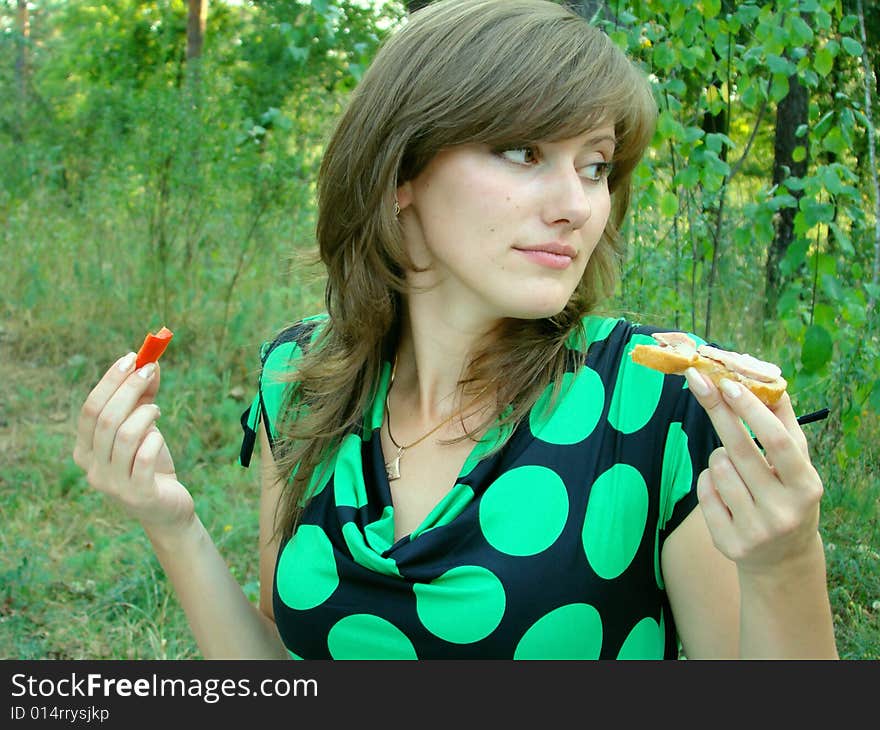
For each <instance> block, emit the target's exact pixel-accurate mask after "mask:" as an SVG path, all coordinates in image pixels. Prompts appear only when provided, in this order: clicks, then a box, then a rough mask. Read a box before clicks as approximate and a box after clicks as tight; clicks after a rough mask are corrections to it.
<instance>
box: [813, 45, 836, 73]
mask: <svg viewBox="0 0 880 730" xmlns="http://www.w3.org/2000/svg"><path fill="white" fill-rule="evenodd" d="M813 67H814V68H815V69H816V71H818V72H819V74H820V75H822V76H827V75H828V74H829V73H831V69H832V68H834V56H833V55H832V54H831V51H829V50H828V48H827V47H825V48H820V49H819V50H818V51H816V58H815V60H814V61H813Z"/></svg>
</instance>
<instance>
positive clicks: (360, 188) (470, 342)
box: [75, 0, 836, 658]
mask: <svg viewBox="0 0 880 730" xmlns="http://www.w3.org/2000/svg"><path fill="white" fill-rule="evenodd" d="M654 118H655V106H654V103H653V100H652V97H651V92H650V88H649V87H648V85H647V83H646V81H645V80H644V78H643V77H642V76H641V75H640V74H639V73H638V72H637V71H636V70H635V68H634V67H633V66H632V65H631V64H630V63H629V62H628V61H627V59H626V58H625V57H624V56H623V54H622V53H621V52H620V51H619V50H618V49H616V48H615V47H614V45H613V44H612V43H611V42H610V41H609V40H608V39H607V38H606V37H605V36H604V35H603V34H601V33H600V32H598V31H596V30H595V29H593V28H591V27H590V26H589V25H588V24H587V23H586V22H585V21H583V20H582V19H580V18H579V17H578V16H576V15H574V14H573V13H571V12H569V11H568V10H566V9H563V8H562V7H560V6H558V5H556V4H554V3H550V2H544V1H543V0H476V1H473V2H462V1H461V0H444V1H441V2H438V3H435V4H433V5H431V6H429V7H428V8H426V9H425V10H422V11H419V12H418V13H416V14H414V15H413V17H412V18H411V19H410V20H409V22H408V23H407V24H406V25H405V27H404V28H403V29H402V30H400V31H399V32H398V33H397V34H396V35H395V36H394V37H393V38H392V39H391V40H390V41H389V42H388V43H387V44H386V45H385V46H384V47H383V49H382V50H381V51H380V52H379V54H378V55H377V57H376V59H375V61H374V63H373V64H372V66H371V68H370V70H369V71H368V73H367V74H366V75H365V77H364V79H363V81H362V83H361V84H360V85H359V87H358V89H357V90H356V91H355V93H354V94H353V98H352V99H351V102H350V106H349V108H348V109H347V111H346V113H345V114H344V115H343V117H342V119H341V120H340V122H339V125H338V127H337V129H336V131H335V133H334V135H333V137H332V139H331V141H330V143H329V145H328V147H327V150H326V153H325V157H324V160H323V164H322V168H321V171H320V177H319V211H318V212H319V218H318V227H317V237H318V244H319V249H320V253H321V257H322V259H323V261H324V263H325V265H326V267H327V272H328V284H327V296H326V304H327V312H326V313H325V314H323V315H319V316H314V317H310V318H306V319H304V320H301V321H299V322H297V323H296V324H295V325H294V326H292V327H290V328H288V329H286V330H285V331H284V332H282V333H281V334H280V335H279V336H278V337H277V338H275V339H274V340H273V341H272V342H270V343H267V344H266V345H265V346H264V348H263V351H262V353H261V354H262V365H263V369H262V373H261V376H260V384H259V392H258V394H257V397H256V398H255V400H254V404H253V405H252V406H251V408H250V409H249V411H248V413H247V414H246V418H245V419H243V422H245V423H246V426H245V433H246V437H245V443H244V446H243V449H242V463H243V464H245V465H247V463H248V461H249V459H250V453H251V450H252V448H253V446H254V443H255V441H256V440H257V439H259V441H260V455H261V457H260V458H261V462H262V469H261V471H262V484H263V486H262V497H261V508H260V546H261V549H260V577H261V594H260V608H259V610H257V609H256V608H255V607H254V606H252V605H251V604H250V603H249V602H248V600H247V599H246V598H245V596H244V595H243V593H242V591H241V589H240V588H239V586H238V585H237V584H236V582H235V581H234V580H233V578H232V577H231V576H230V574H229V571H228V570H227V568H226V564H225V562H224V561H223V559H222V557H221V556H220V555H219V554H218V552H217V550H216V548H215V546H214V544H213V543H212V541H211V539H210V537H209V536H208V535H207V533H206V531H205V529H204V527H203V526H202V525H201V523H200V522H199V520H198V517H197V516H196V514H195V511H194V506H193V501H192V499H191V497H190V495H189V493H188V491H187V490H186V488H185V487H184V486H183V485H182V484H181V483H180V482H179V481H178V480H177V477H176V475H175V473H174V469H173V466H172V462H171V457H170V454H169V452H168V448H167V446H166V444H165V442H164V439H163V437H162V435H161V433H160V432H159V430H158V429H157V428H156V427H155V425H154V422H155V419H156V417H157V416H158V409H157V408H156V406H155V405H154V404H153V401H154V399H155V396H156V393H157V391H158V381H159V376H158V372H157V369H156V368H152V367H151V366H149V365H147V366H145V367H144V368H141V369H140V370H139V371H137V373H133V372H132V362H131V356H129V357H127V358H123V359H122V360H121V361H120V363H119V364H118V366H117V367H111V369H110V370H109V371H108V373H107V375H105V376H104V378H103V379H102V381H101V382H100V383H99V384H98V386H97V387H96V388H95V390H94V391H93V392H92V393H91V395H90V396H89V398H88V400H87V401H86V404H85V405H84V407H83V412H82V417H81V420H80V426H79V433H78V442H77V447H76V451H75V458H76V461H77V463H78V464H79V465H80V466H82V467H83V468H84V469H86V470H87V471H88V473H89V481H90V483H91V484H92V485H93V486H94V487H96V488H98V489H100V490H102V491H104V492H106V493H108V494H110V495H112V496H113V497H114V498H115V499H117V500H119V501H120V502H121V503H122V504H123V505H124V506H125V507H126V509H127V510H128V511H129V512H130V513H131V514H132V515H133V516H134V517H135V518H136V519H138V520H139V521H140V522H141V524H142V525H143V526H144V529H145V530H146V532H147V534H148V535H149V537H150V540H151V541H152V544H153V546H154V548H155V550H156V553H157V555H158V557H159V559H160V561H161V563H162V565H163V567H164V569H165V570H166V572H167V574H168V576H169V578H170V580H171V582H172V584H173V585H174V587H175V590H176V591H177V595H178V597H179V599H180V601H181V604H182V605H183V607H184V609H185V611H186V613H187V616H188V619H189V621H190V625H191V627H192V629H193V631H194V633H195V636H196V639H197V642H198V644H199V647H200V649H201V650H202V652H203V653H204V655H205V656H206V657H286V656H293V657H302V658H331V657H332V658H371V657H372V658H383V657H388V658H446V657H459V658H633V657H640V658H674V657H676V656H677V655H678V641H679V640H680V642H681V645H682V647H683V649H684V651H685V653H686V655H687V656H688V657H691V658H698V657H800V656H806V657H829V658H830V657H835V656H836V649H835V643H834V636H833V629H832V623H831V613H830V608H829V603H828V596H827V589H826V577H825V561H824V553H823V548H822V543H821V539H820V537H819V534H818V531H817V528H818V516H819V501H820V496H821V493H822V485H821V481H820V479H819V477H818V475H817V474H816V471H815V469H814V468H813V466H812V465H811V463H810V460H809V456H808V454H807V446H806V440H805V439H804V436H803V434H802V432H801V430H800V428H799V426H798V424H797V422H796V419H795V416H794V413H793V412H792V408H791V404H790V401H789V400H788V397H787V396H784V397H783V399H782V401H781V402H780V403H779V404H778V405H776V406H774V407H766V406H764V405H763V404H762V403H761V402H760V401H758V400H757V399H756V398H755V397H754V396H753V395H752V394H751V393H749V392H748V391H744V390H742V389H741V388H738V387H737V386H736V385H735V384H733V383H730V382H726V383H725V384H724V388H723V392H721V391H719V389H717V388H716V387H715V386H714V385H712V384H711V383H709V382H707V381H706V380H704V379H703V378H702V377H701V376H700V375H699V374H698V373H696V372H695V371H693V372H691V373H689V374H688V376H687V386H688V387H687V388H684V387H683V385H684V381H683V379H682V378H681V377H677V376H662V375H660V374H658V373H655V372H653V371H649V370H647V369H645V368H642V367H640V366H638V365H636V364H634V363H632V362H631V361H630V359H629V357H628V356H627V355H628V352H629V351H630V349H631V348H632V346H633V345H634V344H636V343H637V342H639V341H649V340H650V338H649V334H650V333H651V332H652V331H656V328H654V329H652V328H648V327H641V326H639V325H636V324H633V323H630V322H626V321H623V320H615V319H608V318H602V317H598V316H595V315H594V314H592V312H593V311H594V310H595V308H596V306H597V304H598V303H599V302H600V301H601V299H602V298H603V297H604V296H607V294H608V293H609V292H610V291H611V288H612V286H613V283H614V277H615V268H616V263H617V261H618V258H619V253H620V240H619V235H618V231H619V228H620V225H621V223H622V221H623V216H624V214H625V212H626V209H627V206H628V203H629V189H630V175H631V172H632V170H633V169H634V167H635V166H636V164H637V163H638V160H639V158H640V157H641V155H642V153H643V152H644V150H645V148H646V147H647V145H648V143H649V141H650V138H651V135H652V130H653V124H654ZM743 420H744V421H745V422H746V423H748V424H749V426H750V427H751V428H752V430H753V431H754V433H755V435H757V436H758V438H759V439H760V441H761V443H762V444H764V446H765V448H766V452H765V453H764V454H762V452H761V451H759V450H758V448H757V447H756V446H755V444H754V442H753V440H752V438H751V435H750V434H749V433H748V432H747V430H746V429H745V428H744V426H743V423H742V421H743ZM260 422H262V424H263V425H262V427H261V426H260V425H259V424H260ZM719 444H723V446H722V447H719ZM716 447H719V448H716ZM698 503H699V506H697V505H698Z"/></svg>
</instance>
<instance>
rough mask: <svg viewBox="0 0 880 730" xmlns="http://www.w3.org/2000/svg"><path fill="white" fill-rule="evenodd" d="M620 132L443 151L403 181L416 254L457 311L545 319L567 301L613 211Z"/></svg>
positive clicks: (418, 281)
mask: <svg viewBox="0 0 880 730" xmlns="http://www.w3.org/2000/svg"><path fill="white" fill-rule="evenodd" d="M614 145H615V142H614V130H613V128H612V127H611V126H607V127H600V128H597V129H593V130H592V131H590V132H588V133H585V134H583V135H581V136H579V137H574V138H572V139H567V140H563V141H558V142H546V143H539V144H537V145H534V146H532V147H526V148H521V149H506V150H494V149H491V148H489V147H487V146H481V145H460V146H456V147H452V148H449V149H446V150H443V151H441V152H440V153H439V154H437V155H436V156H435V157H434V159H433V160H432V161H431V162H430V163H429V164H428V166H427V167H426V168H425V169H424V170H423V171H422V172H421V174H419V175H418V176H417V177H416V178H414V179H413V180H410V181H409V182H407V183H404V184H403V185H401V186H400V187H399V188H398V200H399V202H400V207H401V214H400V220H401V224H402V226H403V231H404V236H405V239H406V242H407V246H408V249H409V253H410V255H411V256H412V258H413V261H414V262H415V263H416V265H418V266H419V267H426V266H427V267H430V271H428V272H425V273H415V272H410V273H409V275H408V277H409V280H410V283H411V284H413V285H415V286H422V285H426V284H429V285H433V286H435V287H436V288H435V289H433V290H432V291H434V292H436V294H435V296H438V298H437V300H436V301H438V302H440V303H442V305H443V307H444V308H446V307H448V308H449V311H450V312H459V313H460V314H462V315H472V316H476V317H478V318H489V319H490V320H496V319H498V318H505V317H514V318H520V319H537V318H541V317H549V316H552V315H555V314H558V313H559V312H560V311H562V309H563V308H564V307H565V305H566V304H567V303H568V301H569V299H570V297H571V295H572V293H573V292H574V290H575V287H576V286H577V284H578V282H579V281H580V279H581V276H582V275H583V273H584V269H585V268H586V265H587V261H588V260H589V258H590V256H591V254H592V253H593V250H594V249H595V247H596V244H597V243H598V242H599V239H600V238H601V236H602V232H603V231H604V229H605V224H606V222H607V221H608V215H609V212H610V209H611V199H610V194H609V191H608V183H607V173H608V172H609V169H610V165H609V163H610V162H611V159H612V155H613V153H614Z"/></svg>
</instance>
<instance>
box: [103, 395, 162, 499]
mask: <svg viewBox="0 0 880 730" xmlns="http://www.w3.org/2000/svg"><path fill="white" fill-rule="evenodd" d="M159 415H160V413H159V407H158V406H157V405H155V404H153V403H147V404H144V405H141V406H138V407H137V408H135V410H134V411H133V412H132V414H131V415H130V416H129V417H128V418H126V419H125V421H123V422H122V424H121V425H120V426H119V430H118V431H117V432H116V438H115V439H114V440H113V452H112V457H111V464H112V469H113V473H114V476H115V480H116V481H117V483H124V482H128V481H129V480H130V479H131V472H132V465H133V463H134V458H135V454H136V453H137V451H138V449H139V448H140V446H141V444H142V443H143V441H144V438H146V436H147V434H148V433H149V432H150V429H151V428H152V426H153V424H154V423H155V422H156V419H157V418H158V417H159Z"/></svg>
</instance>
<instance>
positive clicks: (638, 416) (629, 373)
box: [608, 335, 664, 433]
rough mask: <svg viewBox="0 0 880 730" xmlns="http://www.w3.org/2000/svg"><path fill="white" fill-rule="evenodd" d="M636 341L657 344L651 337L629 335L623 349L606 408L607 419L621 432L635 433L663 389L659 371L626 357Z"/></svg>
mask: <svg viewBox="0 0 880 730" xmlns="http://www.w3.org/2000/svg"><path fill="white" fill-rule="evenodd" d="M638 344H643V345H656V344H657V343H656V342H655V341H654V338H653V337H648V336H647V335H633V338H632V340H631V341H630V342H629V343H628V344H627V346H626V349H625V350H624V352H623V357H622V358H621V361H620V369H619V370H618V371H617V383H616V384H615V386H614V395H612V397H611V406H610V408H609V410H608V422H609V423H610V424H611V425H612V426H614V428H616V429H617V430H618V431H620V432H621V433H635V432H636V431H638V430H639V429H640V428H643V427H644V426H645V424H647V423H648V421H650V420H651V416H653V415H654V411H656V410H657V404H658V403H659V402H660V392H661V391H662V390H663V377H664V375H663V373H660V372H657V371H656V370H651V369H650V368H646V367H645V366H644V365H639V364H638V363H636V362H633V361H632V360H630V357H629V353H630V352H631V351H632V349H633V347H635V346H636V345H638Z"/></svg>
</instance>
